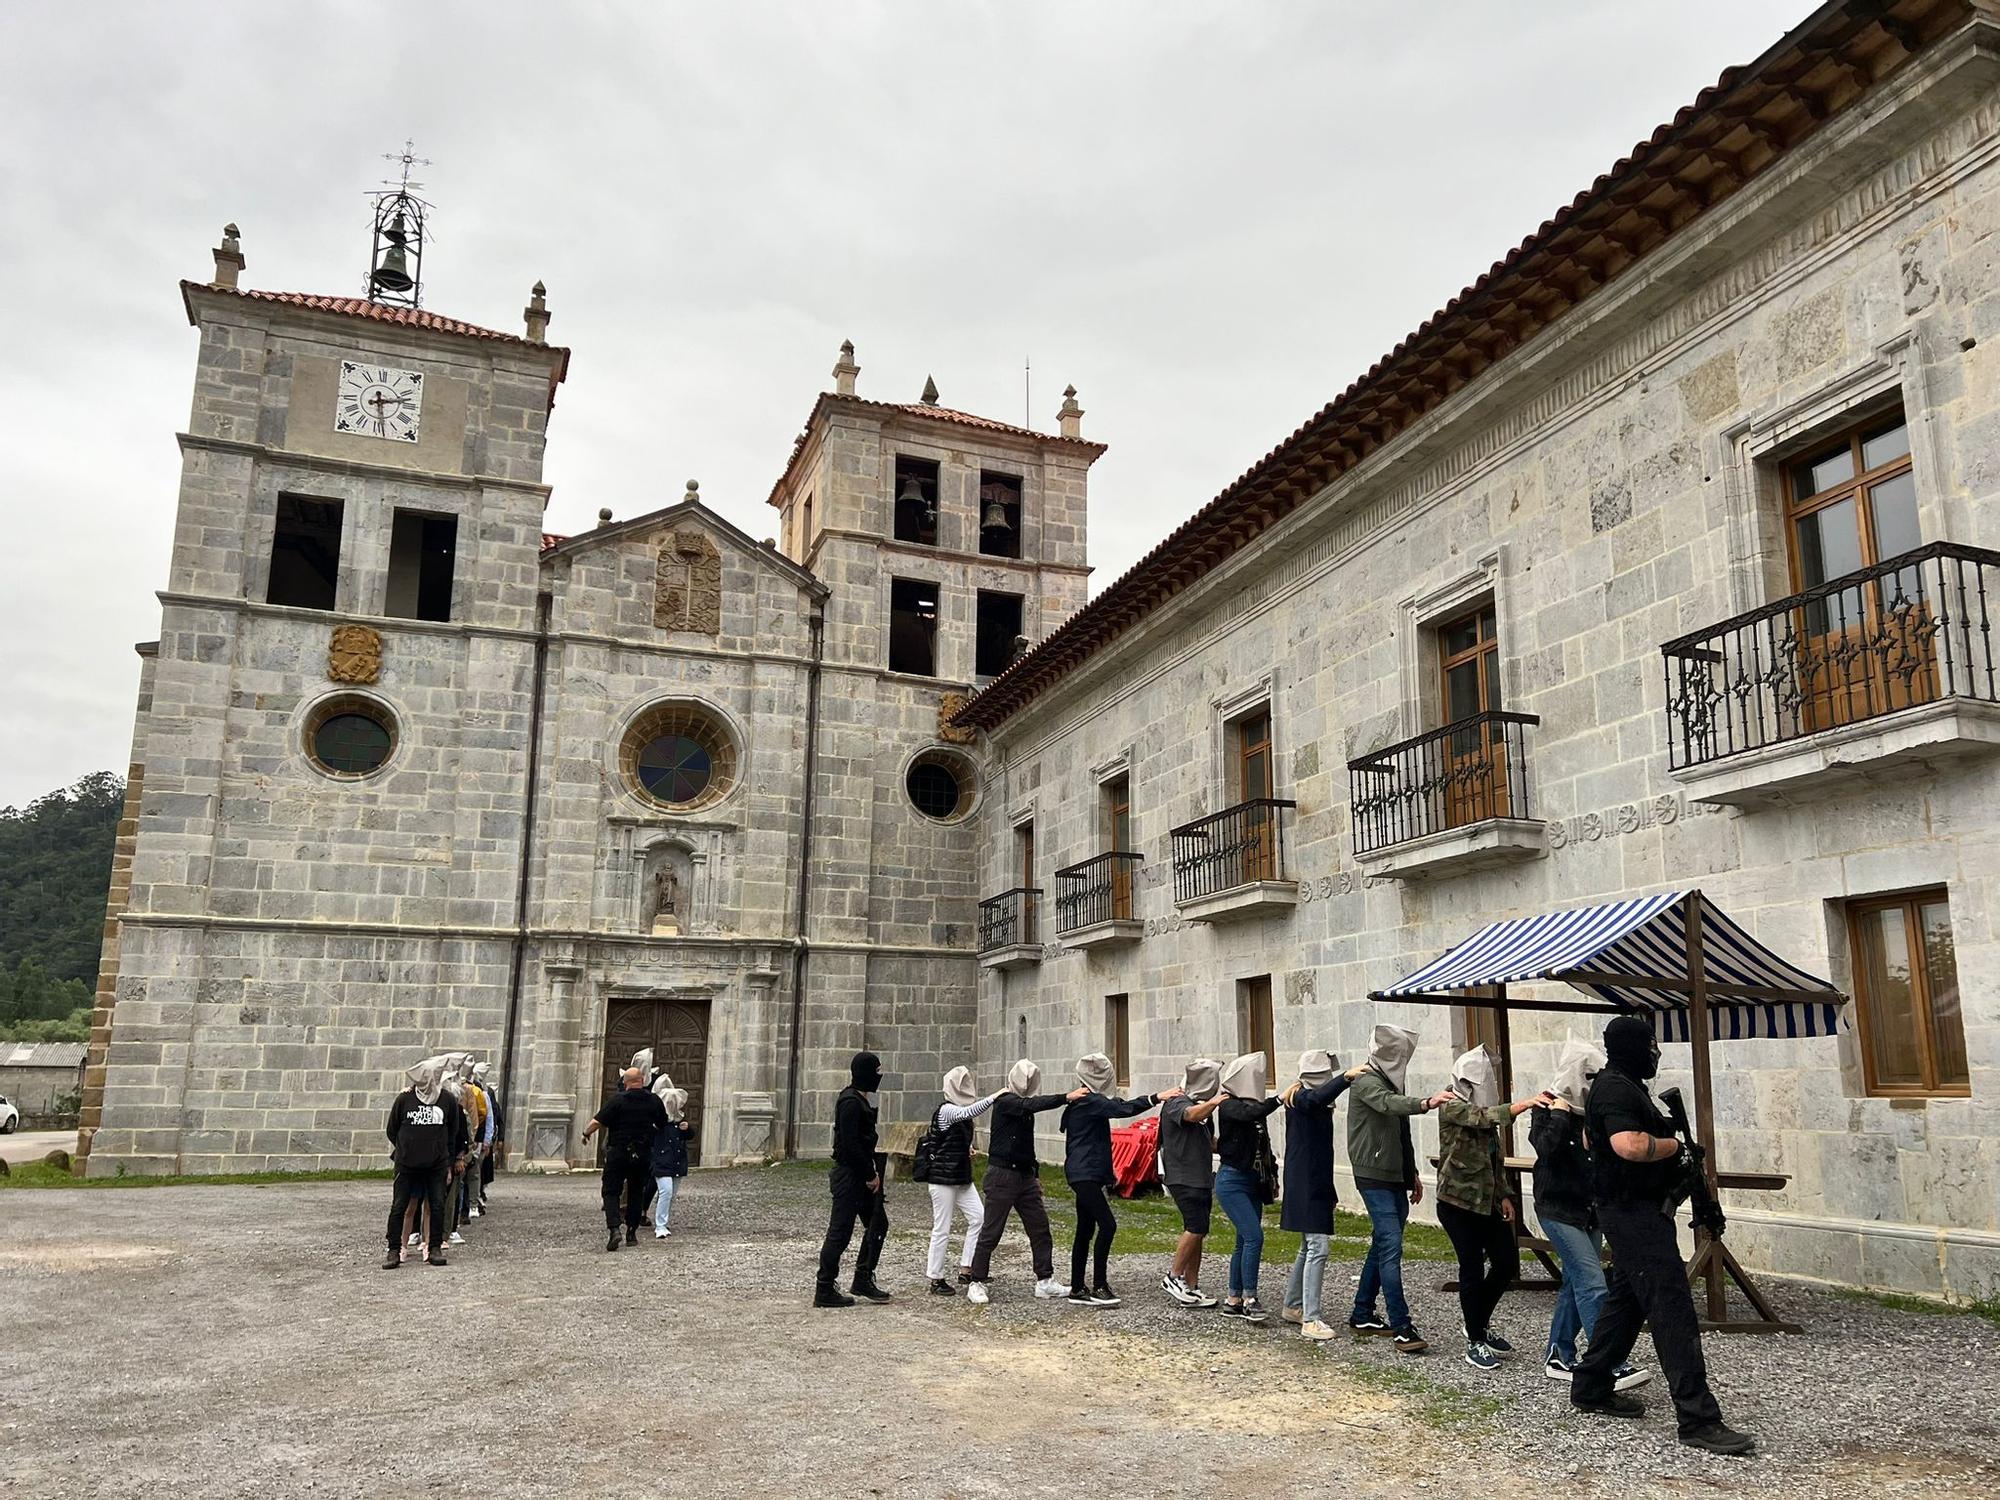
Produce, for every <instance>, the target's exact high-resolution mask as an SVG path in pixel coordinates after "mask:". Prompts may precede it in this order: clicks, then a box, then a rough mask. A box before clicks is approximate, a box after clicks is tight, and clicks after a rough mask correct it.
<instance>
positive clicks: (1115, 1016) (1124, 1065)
mask: <svg viewBox="0 0 2000 1500" xmlns="http://www.w3.org/2000/svg"><path fill="white" fill-rule="evenodd" d="M1104 1050H1105V1051H1106V1052H1107V1053H1109V1054H1110V1056H1111V1071H1112V1075H1113V1077H1114V1078H1115V1079H1116V1080H1117V1084H1118V1087H1119V1088H1121V1089H1125V1088H1130V1087H1131V1086H1132V997H1131V995H1129V994H1124V995H1106V996H1105V997H1104Z"/></svg>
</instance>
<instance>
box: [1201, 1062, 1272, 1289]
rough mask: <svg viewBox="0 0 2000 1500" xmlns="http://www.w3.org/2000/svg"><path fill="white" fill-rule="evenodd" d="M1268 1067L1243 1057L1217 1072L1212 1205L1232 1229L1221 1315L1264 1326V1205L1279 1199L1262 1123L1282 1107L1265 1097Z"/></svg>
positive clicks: (1268, 1138) (1267, 1129) (1267, 1135)
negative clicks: (1219, 1208) (1261, 1286)
mask: <svg viewBox="0 0 2000 1500" xmlns="http://www.w3.org/2000/svg"><path fill="white" fill-rule="evenodd" d="M1270 1071H1271V1061H1270V1059H1269V1058H1268V1057H1266V1056H1265V1055H1264V1054H1263V1053H1262V1052H1246V1053H1244V1054H1243V1055H1242V1056H1241V1057H1238V1058H1236V1059H1234V1060H1233V1061H1231V1062H1230V1063H1229V1064H1228V1066H1226V1067H1224V1068H1223V1069H1222V1070H1221V1082H1222V1103H1221V1106H1220V1107H1219V1108H1218V1109H1217V1110H1216V1112H1215V1119H1216V1126H1217V1129H1216V1144H1215V1154H1216V1159H1217V1160H1218V1161H1220V1162H1221V1166H1220V1167H1219V1168H1218V1169H1217V1171H1216V1174H1215V1201H1216V1202H1217V1203H1219V1204H1221V1205H1222V1211H1223V1212H1224V1213H1225V1214H1227V1215H1228V1216H1229V1222H1230V1223H1231V1224H1232V1225H1234V1226H1235V1228H1236V1248H1235V1249H1234V1250H1232V1251H1231V1252H1230V1256H1229V1295H1228V1296H1227V1297H1226V1298H1225V1299H1223V1303H1222V1314H1223V1316H1224V1317H1228V1318H1241V1319H1243V1320H1244V1321H1245V1322H1248V1323H1262V1322H1264V1321H1265V1320H1266V1319H1267V1318H1268V1317H1269V1316H1270V1314H1269V1313H1268V1312H1266V1311H1265V1309H1264V1304H1263V1303H1262V1302H1260V1301H1258V1300H1257V1282H1258V1278H1259V1275H1260V1273H1261V1271H1262V1269H1263V1259H1264V1205H1265V1204H1267V1203H1269V1202H1271V1201H1272V1200H1273V1199H1274V1198H1275V1197H1276V1195H1277V1177H1276V1168H1277V1160H1278V1154H1277V1152H1276V1151H1275V1150H1273V1149H1272V1147H1271V1132H1270V1127H1269V1126H1268V1125H1267V1124H1266V1123H1265V1122H1266V1121H1268V1120H1269V1119H1270V1117H1271V1112H1272V1111H1273V1110H1275V1109H1277V1108H1278V1106H1279V1104H1280V1103H1282V1102H1283V1101H1281V1100H1280V1099H1279V1098H1278V1097H1277V1096H1276V1095H1274V1094H1270V1093H1269V1088H1268V1085H1269V1080H1270Z"/></svg>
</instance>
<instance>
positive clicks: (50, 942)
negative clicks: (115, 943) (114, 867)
mask: <svg viewBox="0 0 2000 1500" xmlns="http://www.w3.org/2000/svg"><path fill="white" fill-rule="evenodd" d="M124 804H125V783H124V782H123V781H121V780H119V778H118V777H116V776H114V775H112V774H111V773H110V772H109V771H99V772H97V773H96V774H95V775H91V776H86V777H84V778H83V779H82V780H81V781H79V782H77V783H76V785H75V786H72V787H68V788H66V789H64V790H62V791H55V792H50V793H49V794H48V795H47V796H45V797H37V798H36V799H35V800H34V801H33V802H31V803H29V804H28V805H27V806H26V807H25V808H15V807H7V808H0V980H4V976H5V975H6V971H9V970H13V971H16V972H15V974H14V976H13V979H14V981H15V982H17V983H18V978H19V976H18V970H19V966H20V964H21V963H22V961H23V960H25V959H32V960H34V961H35V963H36V965H37V967H38V970H39V971H40V972H41V973H42V975H43V977H44V978H46V979H49V980H53V981H56V982H61V981H65V980H76V981H81V982H82V984H83V985H84V986H85V987H86V997H85V1001H84V1002H83V1003H86V1004H87V1003H88V995H87V990H88V987H90V986H93V985H95V984H96V982H97V960H98V954H99V950H100V948H101V947H102V944H103V936H104V899H105V895H106V892H107V891H108V889H109V887H110V884H111V852H112V845H113V844H114V842H115V841H116V839H117V836H118V818H119V814H120V813H121V811H122V810H123V808H124ZM37 993H38V994H39V991H37ZM4 1014H5V1012H4V1010H0V1015H4ZM56 1014H57V1015H62V1014H67V1008H66V1009H65V1010H64V1011H62V1012H58V1013H56ZM53 1018H54V1016H45V1017H42V1019H53Z"/></svg>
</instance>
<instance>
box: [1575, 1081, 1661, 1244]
mask: <svg viewBox="0 0 2000 1500" xmlns="http://www.w3.org/2000/svg"><path fill="white" fill-rule="evenodd" d="M1583 1128H1584V1129H1585V1130H1586V1131H1587V1132H1588V1133H1589V1135H1590V1164H1591V1198H1592V1201H1594V1202H1595V1203H1596V1204H1597V1205H1598V1206H1599V1207H1600V1208H1607V1207H1611V1206H1614V1205H1615V1206H1618V1207H1623V1208H1630V1207H1634V1206H1640V1205H1643V1206H1645V1207H1649V1208H1660V1207H1663V1206H1665V1204H1666V1202H1667V1200H1668V1199H1669V1198H1671V1197H1672V1196H1673V1192H1674V1189H1675V1187H1676V1186H1678V1184H1679V1182H1680V1177H1681V1165H1680V1162H1679V1161H1678V1160H1677V1159H1676V1158H1674V1157H1671V1156H1669V1157H1667V1158H1665V1159H1664V1160H1662V1161H1627V1160H1625V1158H1624V1157H1622V1156H1620V1155H1619V1154H1618V1153H1617V1151H1615V1150H1614V1149H1613V1148H1612V1145H1611V1138H1612V1137H1613V1136H1615V1135H1622V1134H1624V1133H1625V1132H1626V1131H1630V1130H1636V1131H1640V1132H1642V1133H1644V1134H1646V1135H1653V1136H1662V1135H1672V1134H1673V1126H1672V1125H1671V1124H1670V1123H1669V1122H1668V1120H1667V1117H1666V1116H1665V1115H1664V1114H1662V1113H1661V1112H1660V1107H1659V1106H1658V1105H1657V1104H1655V1103H1654V1102H1653V1096H1652V1094H1651V1093H1649V1092H1648V1091H1647V1089H1646V1085H1645V1084H1644V1083H1642V1082H1641V1081H1639V1080H1638V1079H1636V1078H1631V1077H1628V1076H1627V1075H1626V1074H1624V1073H1623V1072H1621V1071H1619V1067H1618V1064H1617V1063H1615V1062H1614V1063H1611V1064H1610V1065H1609V1066H1607V1067H1606V1068H1604V1070H1603V1071H1602V1072H1600V1073H1599V1074H1598V1075H1597V1076H1596V1077H1595V1078H1593V1079H1592V1080H1591V1083H1590V1092H1589V1093H1588V1094H1587V1095H1585V1096H1584V1104H1583Z"/></svg>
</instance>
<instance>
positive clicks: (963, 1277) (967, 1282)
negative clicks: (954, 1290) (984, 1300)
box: [958, 1266, 972, 1286]
mask: <svg viewBox="0 0 2000 1500" xmlns="http://www.w3.org/2000/svg"><path fill="white" fill-rule="evenodd" d="M958 1284H959V1285H960V1286H971V1285H972V1273H971V1272H970V1271H968V1270H966V1269H965V1268H964V1267H963V1266H960V1267H959V1270H958Z"/></svg>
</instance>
